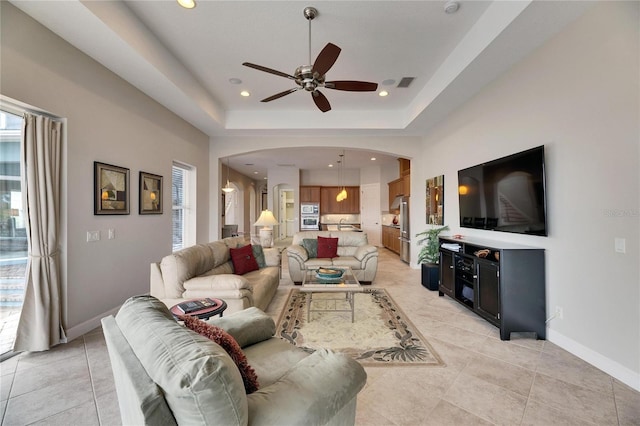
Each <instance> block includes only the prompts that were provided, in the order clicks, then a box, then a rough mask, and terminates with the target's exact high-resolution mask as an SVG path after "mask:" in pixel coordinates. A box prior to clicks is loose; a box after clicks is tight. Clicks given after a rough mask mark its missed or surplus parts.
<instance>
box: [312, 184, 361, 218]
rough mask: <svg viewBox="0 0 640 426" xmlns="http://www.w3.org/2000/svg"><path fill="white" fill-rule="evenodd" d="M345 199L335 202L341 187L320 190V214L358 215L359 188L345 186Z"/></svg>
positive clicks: (327, 187)
mask: <svg viewBox="0 0 640 426" xmlns="http://www.w3.org/2000/svg"><path fill="white" fill-rule="evenodd" d="M345 189H346V190H347V199H346V200H343V201H340V202H338V201H336V196H337V195H338V192H340V191H341V190H342V187H341V186H323V187H321V188H320V214H360V187H359V186H346V187H345Z"/></svg>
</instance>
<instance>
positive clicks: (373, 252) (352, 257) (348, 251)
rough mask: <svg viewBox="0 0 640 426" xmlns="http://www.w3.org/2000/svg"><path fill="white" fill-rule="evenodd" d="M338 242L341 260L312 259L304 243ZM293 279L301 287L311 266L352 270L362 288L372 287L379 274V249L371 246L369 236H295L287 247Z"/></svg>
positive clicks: (340, 233)
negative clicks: (320, 239)
mask: <svg viewBox="0 0 640 426" xmlns="http://www.w3.org/2000/svg"><path fill="white" fill-rule="evenodd" d="M319 236H320V237H325V238H338V256H337V257H334V258H331V259H329V258H318V257H315V258H314V257H309V252H308V251H307V250H306V249H305V248H304V247H303V245H302V242H303V241H302V240H303V239H305V238H308V239H314V238H315V239H317V238H318V237H319ZM286 253H287V261H288V265H289V275H290V276H291V280H292V281H293V282H294V283H295V284H300V283H301V282H302V278H303V276H304V271H305V270H306V269H307V268H309V267H310V266H329V265H332V266H349V267H351V269H352V270H353V273H354V275H355V276H356V278H357V279H358V281H360V283H361V284H370V283H371V282H372V281H373V280H374V279H375V277H376V273H377V271H378V248H377V247H376V246H373V245H371V244H369V241H368V239H367V234H366V233H365V232H353V231H301V232H296V233H295V234H294V236H293V240H292V242H291V246H289V247H287V250H286Z"/></svg>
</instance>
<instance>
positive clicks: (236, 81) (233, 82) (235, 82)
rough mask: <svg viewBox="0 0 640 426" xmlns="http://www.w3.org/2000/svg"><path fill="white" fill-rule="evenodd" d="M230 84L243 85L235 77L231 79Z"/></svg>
mask: <svg viewBox="0 0 640 426" xmlns="http://www.w3.org/2000/svg"><path fill="white" fill-rule="evenodd" d="M229 83H231V84H240V83H242V80H240V79H239V78H235V77H234V78H230V79H229Z"/></svg>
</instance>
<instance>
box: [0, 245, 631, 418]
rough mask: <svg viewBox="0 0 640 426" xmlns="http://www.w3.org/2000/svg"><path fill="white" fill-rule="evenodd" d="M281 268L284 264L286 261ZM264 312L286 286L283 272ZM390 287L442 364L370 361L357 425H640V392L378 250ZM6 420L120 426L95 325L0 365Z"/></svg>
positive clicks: (276, 305)
mask: <svg viewBox="0 0 640 426" xmlns="http://www.w3.org/2000/svg"><path fill="white" fill-rule="evenodd" d="M285 266H286V265H285ZM283 277H284V278H283V279H282V281H281V284H280V289H279V290H278V294H277V296H276V298H274V300H273V302H272V303H271V305H270V306H269V309H268V313H269V314H271V315H272V316H273V317H274V318H275V319H277V316H278V315H279V313H280V309H281V308H282V306H283V304H284V302H285V300H286V295H287V294H288V291H289V289H290V288H291V287H292V283H291V281H290V279H289V278H288V273H287V272H286V268H285V271H284V274H283ZM375 285H376V286H380V287H384V288H386V289H387V290H388V291H389V293H390V294H391V296H392V297H393V298H394V299H395V301H396V302H397V303H398V304H399V305H400V306H401V307H402V309H403V310H404V311H405V313H407V314H408V316H409V317H410V319H411V320H412V321H413V322H414V324H415V325H416V326H417V327H418V328H419V329H420V331H421V332H422V333H423V334H424V335H425V336H426V337H427V339H429V341H430V342H431V344H432V345H433V347H434V348H435V349H436V350H437V351H438V353H439V354H440V356H441V357H442V358H443V360H444V361H445V362H446V364H447V365H446V367H371V368H367V374H368V380H367V384H366V386H365V388H364V389H363V390H362V392H361V393H360V395H359V397H358V411H357V418H356V423H357V424H358V425H385V426H387V425H389V426H393V425H544V426H546V425H640V393H638V392H636V391H634V390H632V389H631V388H629V387H627V386H625V385H624V384H622V383H620V382H618V381H617V380H615V379H613V378H612V377H610V376H608V375H607V374H605V373H603V372H601V371H600V370H598V369H596V368H594V367H592V366H591V365H589V364H587V363H585V362H583V361H581V360H580V359H578V358H576V357H574V356H573V355H571V354H569V353H568V352H566V351H564V350H562V349H560V348H559V347H557V346H556V345H554V344H552V343H549V342H545V341H537V340H533V339H528V338H519V339H513V340H511V341H509V342H502V341H500V339H499V335H498V331H497V329H496V328H495V327H493V326H491V325H489V324H488V323H487V322H485V321H484V320H482V319H480V318H478V317H477V316H475V315H474V314H473V313H471V312H469V311H468V310H466V308H464V307H462V306H460V305H459V304H457V303H456V302H453V301H452V300H450V299H448V298H446V297H438V293H437V292H431V291H429V290H426V289H425V288H423V287H422V286H421V285H420V271H419V270H412V269H410V268H409V267H408V266H407V265H405V264H404V263H402V262H400V261H399V260H398V257H397V256H395V255H393V254H392V253H390V252H388V251H387V250H385V249H381V252H380V263H379V271H378V276H377V278H376V280H375ZM0 372H1V377H0V380H1V382H0V390H1V403H0V413H1V414H2V425H27V424H28V425H83V426H84V425H86V426H90V425H119V424H121V421H120V415H119V410H118V403H117V397H116V393H115V389H114V385H113V378H112V376H111V370H110V364H109V358H108V355H107V351H106V347H105V343H104V338H103V336H102V332H101V330H100V329H96V330H94V331H92V332H90V333H88V334H86V335H84V336H82V337H80V338H78V339H76V340H74V341H72V342H71V343H68V344H66V345H61V346H59V347H57V348H54V349H53V350H51V351H48V352H46V353H27V354H22V355H19V356H16V357H14V358H11V359H9V360H6V361H4V362H2V363H1V364H0Z"/></svg>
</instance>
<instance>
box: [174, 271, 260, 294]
mask: <svg viewBox="0 0 640 426" xmlns="http://www.w3.org/2000/svg"><path fill="white" fill-rule="evenodd" d="M243 288H246V289H251V284H249V281H247V279H246V278H244V277H243V276H241V275H234V274H217V275H205V276H204V277H195V278H191V279H190V280H187V281H185V282H184V289H185V291H201V290H211V291H218V290H239V289H243Z"/></svg>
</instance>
